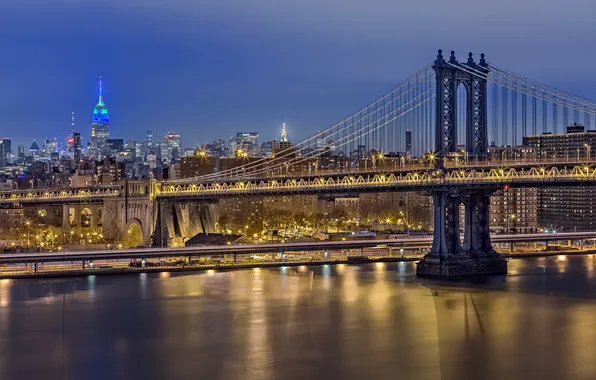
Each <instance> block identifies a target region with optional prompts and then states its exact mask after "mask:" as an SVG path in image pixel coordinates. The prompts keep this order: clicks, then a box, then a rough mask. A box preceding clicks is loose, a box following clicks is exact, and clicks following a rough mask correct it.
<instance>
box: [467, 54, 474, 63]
mask: <svg viewBox="0 0 596 380" xmlns="http://www.w3.org/2000/svg"><path fill="white" fill-rule="evenodd" d="M468 65H471V66H474V65H475V63H474V55H473V54H472V52H470V53H468Z"/></svg>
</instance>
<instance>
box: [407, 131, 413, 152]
mask: <svg viewBox="0 0 596 380" xmlns="http://www.w3.org/2000/svg"><path fill="white" fill-rule="evenodd" d="M406 155H407V156H412V131H411V130H409V129H408V130H406Z"/></svg>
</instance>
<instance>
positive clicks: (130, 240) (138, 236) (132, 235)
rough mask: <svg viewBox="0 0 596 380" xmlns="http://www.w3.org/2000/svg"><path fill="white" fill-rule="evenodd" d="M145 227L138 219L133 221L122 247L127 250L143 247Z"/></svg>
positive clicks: (127, 230) (129, 224)
mask: <svg viewBox="0 0 596 380" xmlns="http://www.w3.org/2000/svg"><path fill="white" fill-rule="evenodd" d="M143 240H144V236H143V227H142V226H141V222H140V221H139V220H138V219H133V220H131V221H130V222H129V223H128V225H127V226H126V231H125V232H124V236H123V238H122V245H123V246H124V247H125V248H134V247H140V246H142V245H143Z"/></svg>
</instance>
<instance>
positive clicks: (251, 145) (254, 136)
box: [236, 132, 259, 155]
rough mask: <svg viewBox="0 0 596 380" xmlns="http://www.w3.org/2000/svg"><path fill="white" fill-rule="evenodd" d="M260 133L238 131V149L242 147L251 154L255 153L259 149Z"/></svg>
mask: <svg viewBox="0 0 596 380" xmlns="http://www.w3.org/2000/svg"><path fill="white" fill-rule="evenodd" d="M258 139H259V134H258V133H257V132H238V133H236V150H239V149H242V151H243V152H245V153H248V154H249V155H254V154H256V153H257V151H258V149H259V145H258Z"/></svg>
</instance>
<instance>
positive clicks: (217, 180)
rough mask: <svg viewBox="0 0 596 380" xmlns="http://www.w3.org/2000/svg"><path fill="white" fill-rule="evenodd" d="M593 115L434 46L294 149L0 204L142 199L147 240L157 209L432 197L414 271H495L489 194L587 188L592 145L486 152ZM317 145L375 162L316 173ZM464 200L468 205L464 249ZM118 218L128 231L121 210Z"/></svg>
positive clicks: (594, 108)
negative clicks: (294, 197)
mask: <svg viewBox="0 0 596 380" xmlns="http://www.w3.org/2000/svg"><path fill="white" fill-rule="evenodd" d="M595 118H596V102H594V101H591V100H589V99H586V98H583V97H579V96H576V95H573V94H570V93H568V92H565V91H562V90H560V89H557V88H554V87H551V86H549V85H546V84H542V83H539V82H536V81H534V80H531V79H529V78H527V77H525V76H522V75H518V74H515V73H514V72H512V71H509V70H507V69H504V68H502V67H500V66H498V65H496V64H493V63H491V62H489V61H488V60H487V59H486V57H485V56H484V54H482V55H480V58H479V59H478V61H476V60H475V59H474V57H473V54H472V53H470V54H469V55H468V57H467V58H466V59H464V60H458V59H457V58H456V56H455V53H454V52H453V51H452V52H451V53H450V55H449V56H448V57H446V56H444V55H443V52H442V51H441V50H439V51H438V54H437V57H436V59H435V60H434V61H433V62H430V63H429V64H427V65H425V66H424V67H423V68H422V69H421V70H419V71H418V72H416V73H414V74H413V75H411V76H410V77H408V78H407V79H406V80H404V81H403V82H402V83H400V84H399V85H398V86H396V87H395V88H394V89H393V90H392V91H390V92H389V93H387V94H385V95H383V96H381V97H380V98H378V99H377V100H375V101H374V102H372V103H370V104H369V105H367V106H366V107H364V108H362V109H361V110H359V111H357V112H355V113H353V114H351V115H349V116H348V117H346V118H344V119H343V120H341V121H339V122H337V123H335V124H333V125H332V126H330V127H329V128H327V129H325V130H322V131H319V132H317V133H315V134H314V135H312V136H310V137H309V138H307V139H305V140H303V141H301V142H298V143H296V144H294V145H284V146H283V149H280V150H279V151H276V152H274V155H273V157H263V158H259V159H256V160H251V161H250V162H247V163H246V164H244V165H240V166H238V167H235V168H232V169H227V170H221V171H219V172H216V173H212V174H208V175H202V176H197V177H193V178H184V179H180V180H169V181H161V182H155V181H151V182H150V183H148V184H146V185H143V184H139V183H135V184H133V185H132V186H133V187H130V185H126V186H117V187H105V188H94V189H80V190H77V191H73V190H72V189H54V190H31V191H15V192H6V193H0V203H6V204H17V203H21V204H27V203H31V204H35V203H43V202H46V203H56V202H58V203H60V202H64V203H67V202H85V201H87V200H90V199H104V200H106V199H110V198H114V199H121V198H126V199H127V203H126V208H127V212H128V207H130V203H129V202H128V199H133V198H134V197H135V196H136V197H137V199H140V198H142V197H146V198H147V199H148V202H150V203H149V206H148V205H147V204H146V203H142V204H141V203H139V207H138V208H140V209H142V208H143V207H144V210H145V211H140V212H142V213H144V215H145V218H148V220H147V221H144V222H140V224H141V225H143V229H144V234H145V235H146V234H150V235H151V234H154V233H155V232H156V231H162V230H163V228H164V226H163V224H166V225H167V224H168V223H167V222H166V223H164V222H163V216H164V214H172V213H173V214H176V213H178V214H180V211H179V210H178V211H176V209H173V208H172V204H175V203H176V202H179V203H180V202H188V201H196V202H205V203H206V204H209V203H213V202H217V200H218V199H220V198H223V197H242V196H277V195H288V194H322V193H333V194H339V193H346V192H350V193H354V192H380V191H422V192H425V193H427V194H429V195H431V196H432V197H433V207H434V210H433V211H434V237H433V245H432V249H431V250H430V252H429V254H428V255H426V256H425V258H424V259H423V260H422V261H420V262H419V263H418V274H420V275H423V276H460V275H470V274H495V273H497V274H498V273H505V272H506V262H505V260H503V259H502V258H501V257H500V256H499V255H498V254H496V253H495V251H494V250H493V248H492V244H491V238H490V232H489V207H490V205H489V199H490V195H491V194H492V193H494V192H495V191H497V190H499V189H502V188H503V187H504V186H511V187H546V186H558V187H559V186H586V185H594V184H596V165H594V163H595V162H594V161H595V160H594V159H593V158H592V156H591V154H590V148H591V146H587V147H586V149H585V150H584V149H582V150H581V151H580V150H579V149H578V151H577V155H573V157H570V156H569V155H568V154H567V155H564V154H562V153H561V152H557V151H556V150H553V151H550V152H546V153H547V154H541V155H536V156H533V157H530V158H526V159H524V160H513V161H512V160H508V159H500V158H498V157H494V156H491V154H490V149H491V147H502V146H511V147H515V146H518V145H520V143H521V142H522V139H523V138H524V137H526V136H528V135H536V134H546V133H551V134H559V133H564V131H565V130H566V128H567V126H568V125H573V124H582V125H584V126H585V128H586V129H590V128H591V126H592V125H596V119H595ZM595 136H596V134H595ZM594 142H595V143H596V140H595V141H594ZM321 146H325V147H329V148H330V149H331V150H332V151H334V152H336V153H338V154H340V155H342V156H344V157H354V156H355V157H357V158H364V157H372V159H373V160H372V165H371V166H365V167H361V166H352V167H349V168H347V169H342V170H338V171H335V170H319V169H318V168H317V162H318V160H319V159H320V158H321V156H322V155H323V154H324V153H325V150H323V149H321ZM388 162H391V163H389V164H388ZM139 202H140V201H139ZM132 203H133V204H134V202H132ZM461 204H463V205H464V208H465V217H464V220H463V224H464V226H463V230H464V238H463V242H462V240H461V238H460V233H459V231H460V223H461V221H460V217H459V208H460V205H461ZM121 209H122V207H121ZM208 213H209V211H208V209H203V210H202V211H201V212H200V214H201V216H200V218H201V219H205V218H206V219H208V217H206V216H205V214H208ZM124 215H125V216H124V219H125V220H124V225H128V218H129V217H128V213H124ZM177 218H178V219H185V218H186V219H188V218H192V217H191V216H186V217H182V216H178V217H177ZM121 224H122V223H121ZM170 224H171V223H170ZM202 224H203V225H205V224H206V223H203V222H202ZM207 224H208V223H207ZM145 225H148V226H145ZM165 227H166V230H172V229H173V228H172V227H171V226H165ZM205 230H207V229H206V228H205ZM160 233H161V232H160Z"/></svg>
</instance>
